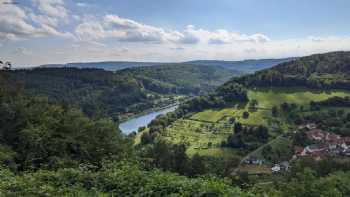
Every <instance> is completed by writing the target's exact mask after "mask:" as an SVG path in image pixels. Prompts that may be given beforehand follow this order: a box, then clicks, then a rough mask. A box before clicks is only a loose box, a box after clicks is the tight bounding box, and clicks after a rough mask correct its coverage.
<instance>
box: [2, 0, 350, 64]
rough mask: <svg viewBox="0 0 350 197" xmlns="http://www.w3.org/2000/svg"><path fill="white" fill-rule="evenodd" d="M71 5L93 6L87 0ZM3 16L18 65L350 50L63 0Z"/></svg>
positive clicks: (6, 40) (331, 39)
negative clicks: (148, 19)
mask: <svg viewBox="0 0 350 197" xmlns="http://www.w3.org/2000/svg"><path fill="white" fill-rule="evenodd" d="M1 2H3V0H0V3H1ZM73 5H74V6H76V7H79V8H84V9H85V8H86V7H90V5H88V4H85V3H83V2H76V3H75V4H73ZM0 16H1V17H0V52H1V54H2V55H3V56H6V57H7V59H9V60H11V61H13V62H14V63H15V64H17V65H20V66H25V65H38V64H46V63H64V62H72V61H103V60H129V61H165V62H169V61H186V60H193V59H223V60H241V59H248V58H279V57H290V56H303V55H308V54H312V53H321V52H328V51H334V50H350V36H333V35H329V36H318V35H310V36H307V37H305V38H289V39H279V40H277V39H273V38H271V37H270V36H268V35H266V34H264V33H263V32H256V33H253V34H245V33H241V32H239V31H229V30H226V29H222V28H221V29H216V30H209V29H205V28H201V27H196V26H194V25H187V26H185V27H183V28H182V29H168V28H164V27H159V26H156V25H151V24H144V23H142V22H139V21H137V20H132V19H129V18H125V17H122V16H118V15H116V14H104V15H99V16H97V15H91V14H85V13H83V14H77V13H74V12H72V11H71V10H70V9H69V8H68V7H67V5H66V2H65V1H63V0H31V1H30V6H24V5H17V4H6V5H2V7H1V9H0ZM57 40H59V41H57ZM38 43H39V44H38Z"/></svg>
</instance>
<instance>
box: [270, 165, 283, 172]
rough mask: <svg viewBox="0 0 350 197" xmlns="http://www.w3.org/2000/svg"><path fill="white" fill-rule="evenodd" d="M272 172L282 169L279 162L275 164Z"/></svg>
mask: <svg viewBox="0 0 350 197" xmlns="http://www.w3.org/2000/svg"><path fill="white" fill-rule="evenodd" d="M271 170H272V172H279V171H281V166H280V165H279V164H275V165H274V166H273V167H272V168H271Z"/></svg>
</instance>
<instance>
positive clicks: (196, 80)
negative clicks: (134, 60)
mask: <svg viewBox="0 0 350 197" xmlns="http://www.w3.org/2000/svg"><path fill="white" fill-rule="evenodd" d="M3 73H4V74H5V73H6V74H8V75H9V76H8V79H9V80H10V81H11V82H12V83H19V84H22V86H23V88H24V90H25V92H26V93H28V94H30V95H40V96H45V97H48V98H49V101H50V102H54V103H61V104H65V105H72V106H76V107H79V108H81V109H82V110H83V111H84V112H85V113H86V114H87V115H89V116H95V115H110V116H112V117H113V118H117V117H118V116H119V115H121V114H126V113H128V114H135V113H138V112H141V111H143V110H145V109H149V108H153V107H157V106H160V105H167V104H170V103H172V102H175V100H174V98H175V96H176V95H198V94H202V93H207V92H209V91H211V90H213V89H215V87H217V86H218V85H220V84H222V83H224V82H225V80H228V79H229V78H230V77H232V76H234V74H233V72H231V71H229V72H228V71H226V70H225V69H222V68H213V67H205V66H204V67H201V66H192V65H166V66H164V67H163V66H156V67H142V68H137V69H127V70H125V71H118V72H111V71H105V70H102V69H78V68H37V69H32V70H15V71H11V72H3ZM0 74H1V73H0Z"/></svg>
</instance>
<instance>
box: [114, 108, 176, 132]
mask: <svg viewBox="0 0 350 197" xmlns="http://www.w3.org/2000/svg"><path fill="white" fill-rule="evenodd" d="M177 107H178V106H177V105H174V106H169V107H167V108H163V109H161V110H158V111H154V112H150V113H148V114H145V115H142V116H138V117H135V118H132V119H129V120H127V121H125V122H122V123H121V124H120V125H119V129H120V130H121V131H122V132H123V133H124V134H130V133H131V132H133V131H136V132H137V130H138V128H140V127H143V126H147V125H148V124H149V123H150V122H151V121H152V120H153V119H155V118H156V117H157V116H158V115H162V114H166V113H168V112H172V111H175V110H176V108H177Z"/></svg>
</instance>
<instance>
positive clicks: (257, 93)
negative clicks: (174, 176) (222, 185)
mask: <svg viewBox="0 0 350 197" xmlns="http://www.w3.org/2000/svg"><path fill="white" fill-rule="evenodd" d="M333 96H341V97H345V96H350V92H348V91H329V92H325V91H323V92H322V91H314V90H309V89H295V88H294V89H293V88H291V89H288V90H286V89H280V88H274V89H260V90H249V91H248V97H249V99H250V100H253V99H255V100H257V101H258V106H257V107H258V108H259V109H258V110H256V111H254V112H252V111H250V116H249V118H247V119H244V118H242V114H243V112H244V111H249V110H248V106H246V107H243V108H240V107H236V108H225V109H210V110H205V111H203V112H199V113H197V114H194V115H193V116H192V117H191V119H194V120H201V121H208V122H213V123H215V122H218V121H219V120H224V119H225V118H235V120H237V121H239V122H241V123H242V124H247V125H265V126H270V125H273V124H277V125H280V127H282V128H287V125H283V121H282V122H281V120H280V119H279V118H273V117H272V116H271V108H272V107H273V106H280V105H281V104H282V103H284V102H288V103H295V104H298V105H304V106H308V105H309V103H310V101H321V100H325V99H327V98H329V97H333Z"/></svg>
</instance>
